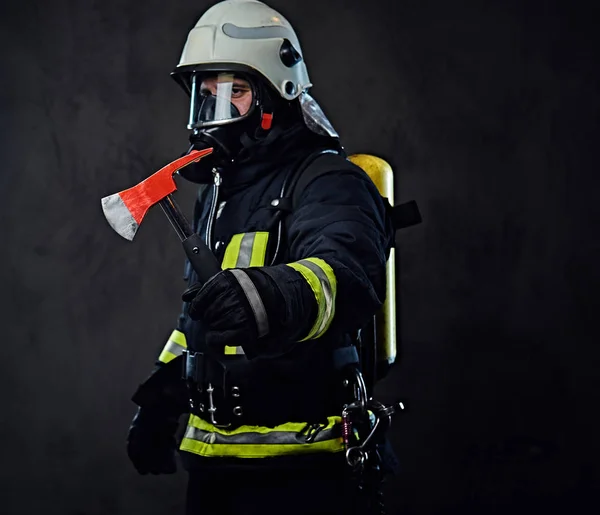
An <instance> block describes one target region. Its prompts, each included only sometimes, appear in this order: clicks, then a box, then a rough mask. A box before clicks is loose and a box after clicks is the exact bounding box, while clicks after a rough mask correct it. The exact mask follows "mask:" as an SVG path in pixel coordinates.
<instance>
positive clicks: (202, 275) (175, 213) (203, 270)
mask: <svg viewBox="0 0 600 515" xmlns="http://www.w3.org/2000/svg"><path fill="white" fill-rule="evenodd" d="M159 204H160V207H161V208H162V210H163V212H164V213H165V215H167V218H168V219H169V221H170V222H171V225H172V226H173V228H174V229H175V232H177V236H178V237H179V239H180V240H181V243H182V244H183V250H185V253H186V255H187V257H188V259H189V261H190V264H191V265H192V268H193V269H194V271H195V272H196V274H197V275H198V282H200V283H201V284H204V283H206V281H208V280H209V279H210V278H211V277H212V276H213V275H215V274H216V273H218V272H220V271H221V266H220V265H219V262H218V261H217V258H216V257H215V255H214V254H213V253H212V251H211V250H210V249H209V248H208V247H207V246H206V243H204V241H202V238H200V235H199V234H197V233H195V232H194V231H192V227H191V226H190V224H189V222H188V221H187V219H186V218H185V216H184V215H183V213H182V212H181V209H179V206H178V205H177V203H176V202H175V199H173V197H172V196H171V195H167V196H166V197H165V198H164V199H162V200H161V201H160V202H159Z"/></svg>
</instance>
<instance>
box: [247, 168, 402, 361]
mask: <svg viewBox="0 0 600 515" xmlns="http://www.w3.org/2000/svg"><path fill="white" fill-rule="evenodd" d="M340 161H341V162H340ZM331 166H332V169H331V171H330V172H329V173H326V174H323V175H319V176H318V177H316V178H315V179H314V180H313V181H312V182H310V183H309V184H308V185H307V186H306V188H305V189H304V192H303V193H302V195H301V197H300V199H299V203H298V206H297V208H296V209H295V211H294V212H292V213H291V214H290V215H289V216H290V220H289V223H288V237H287V242H288V248H289V253H288V256H289V258H288V260H287V261H288V262H287V263H284V264H281V265H275V266H270V267H263V268H261V269H259V270H260V274H259V270H256V272H254V271H253V269H250V270H249V271H250V272H252V273H253V275H252V279H253V280H254V282H255V284H256V285H257V287H258V290H259V292H261V293H263V292H264V294H265V295H264V298H265V301H266V302H265V304H266V305H267V306H266V307H267V312H269V313H274V316H273V317H272V318H273V319H274V318H277V319H278V321H282V322H279V323H280V327H281V328H282V329H283V331H282V333H283V334H285V336H286V337H287V340H288V342H290V343H291V342H294V341H295V342H298V341H304V340H313V339H317V338H320V337H322V336H323V335H325V334H327V333H328V332H335V333H339V334H342V333H350V332H354V331H356V330H358V329H359V328H361V327H362V326H364V325H365V323H366V322H367V321H368V320H369V319H370V318H371V317H372V316H373V315H374V314H375V313H376V311H377V310H378V309H379V308H380V307H381V305H382V304H383V302H384V301H385V292H386V262H387V258H388V256H389V249H390V247H391V246H392V244H393V230H392V229H391V223H390V220H389V218H388V216H387V211H386V207H385V204H384V199H383V198H382V197H381V196H380V195H379V192H378V190H377V188H376V186H375V185H374V184H373V182H372V181H371V180H370V178H369V177H368V176H367V175H366V173H365V172H363V171H362V170H361V169H360V168H358V167H356V166H355V165H353V164H351V163H349V162H347V161H345V160H343V161H342V160H341V159H339V158H338V159H337V160H336V161H332V162H331ZM259 275H260V276H262V277H260V276H259ZM265 276H268V278H269V279H270V280H269V281H268V282H269V285H268V287H267V283H266V282H265ZM275 290H277V292H278V295H274V294H273V292H274V291H275ZM273 299H278V302H274V301H273ZM280 342H281V340H280ZM265 343H267V342H265ZM252 347H254V346H252ZM269 347H271V345H268V344H267V345H261V342H260V340H259V341H257V342H256V346H255V348H249V349H246V347H245V348H244V350H245V351H246V353H247V354H249V355H251V356H252V355H260V354H261V352H262V350H263V349H264V350H267V349H268V348H269ZM279 350H280V351H284V352H285V349H279Z"/></svg>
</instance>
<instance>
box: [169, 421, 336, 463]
mask: <svg viewBox="0 0 600 515" xmlns="http://www.w3.org/2000/svg"><path fill="white" fill-rule="evenodd" d="M340 423H341V418H340V417H339V416H335V417H328V423H327V425H326V426H325V427H323V428H322V429H321V430H320V432H319V433H318V434H317V435H316V437H315V439H314V441H313V442H312V443H306V442H304V441H303V440H304V439H305V431H306V429H307V424H306V423H300V422H290V423H287V424H281V425H279V426H275V427H273V428H269V427H262V426H241V427H239V428H236V429H233V430H229V431H228V430H226V429H221V428H216V427H215V426H213V425H212V424H210V423H208V422H206V421H205V420H202V419H201V418H199V417H196V416H195V415H191V416H190V419H189V423H188V427H187V430H186V433H185V435H184V437H183V439H182V442H181V445H180V449H181V450H184V451H188V452H192V453H194V454H199V455H201V456H235V457H238V458H266V457H270V456H282V455H291V454H306V453H314V452H339V451H342V450H343V448H344V444H343V440H342V437H341V435H340V427H339V425H340Z"/></svg>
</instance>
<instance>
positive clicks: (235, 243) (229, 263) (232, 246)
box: [221, 234, 244, 270]
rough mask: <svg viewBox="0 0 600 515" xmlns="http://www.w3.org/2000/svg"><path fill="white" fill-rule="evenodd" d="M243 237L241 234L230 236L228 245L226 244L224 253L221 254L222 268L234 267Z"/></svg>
mask: <svg viewBox="0 0 600 515" xmlns="http://www.w3.org/2000/svg"><path fill="white" fill-rule="evenodd" d="M243 237H244V235H243V234H236V235H234V236H233V238H231V241H230V242H229V245H227V248H226V249H225V255H224V256H223V262H222V263H221V268H222V269H223V270H226V269H228V268H233V267H235V265H236V263H237V260H238V256H239V255H240V245H241V243H242V238H243Z"/></svg>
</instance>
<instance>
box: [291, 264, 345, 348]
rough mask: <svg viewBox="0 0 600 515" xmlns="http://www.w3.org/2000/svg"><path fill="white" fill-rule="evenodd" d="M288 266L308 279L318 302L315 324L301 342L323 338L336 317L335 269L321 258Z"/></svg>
mask: <svg viewBox="0 0 600 515" xmlns="http://www.w3.org/2000/svg"><path fill="white" fill-rule="evenodd" d="M288 266H289V267H291V268H293V269H294V270H296V271H298V272H300V274H302V277H304V279H306V282H307V283H308V284H309V286H310V288H311V290H312V291H313V293H314V295H315V300H316V301H317V307H318V313H317V318H316V320H315V323H314V325H313V327H312V329H311V330H310V331H309V333H308V335H307V336H306V337H305V338H303V339H302V340H300V341H305V340H311V339H315V338H319V337H320V336H323V334H325V332H326V331H327V329H329V326H330V325H331V322H332V320H333V317H334V316H335V298H336V293H337V280H336V277H335V274H334V272H333V269H332V268H331V267H330V266H329V265H328V264H327V263H326V262H325V261H323V260H322V259H320V258H307V259H302V260H300V261H297V262H296V263H288Z"/></svg>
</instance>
